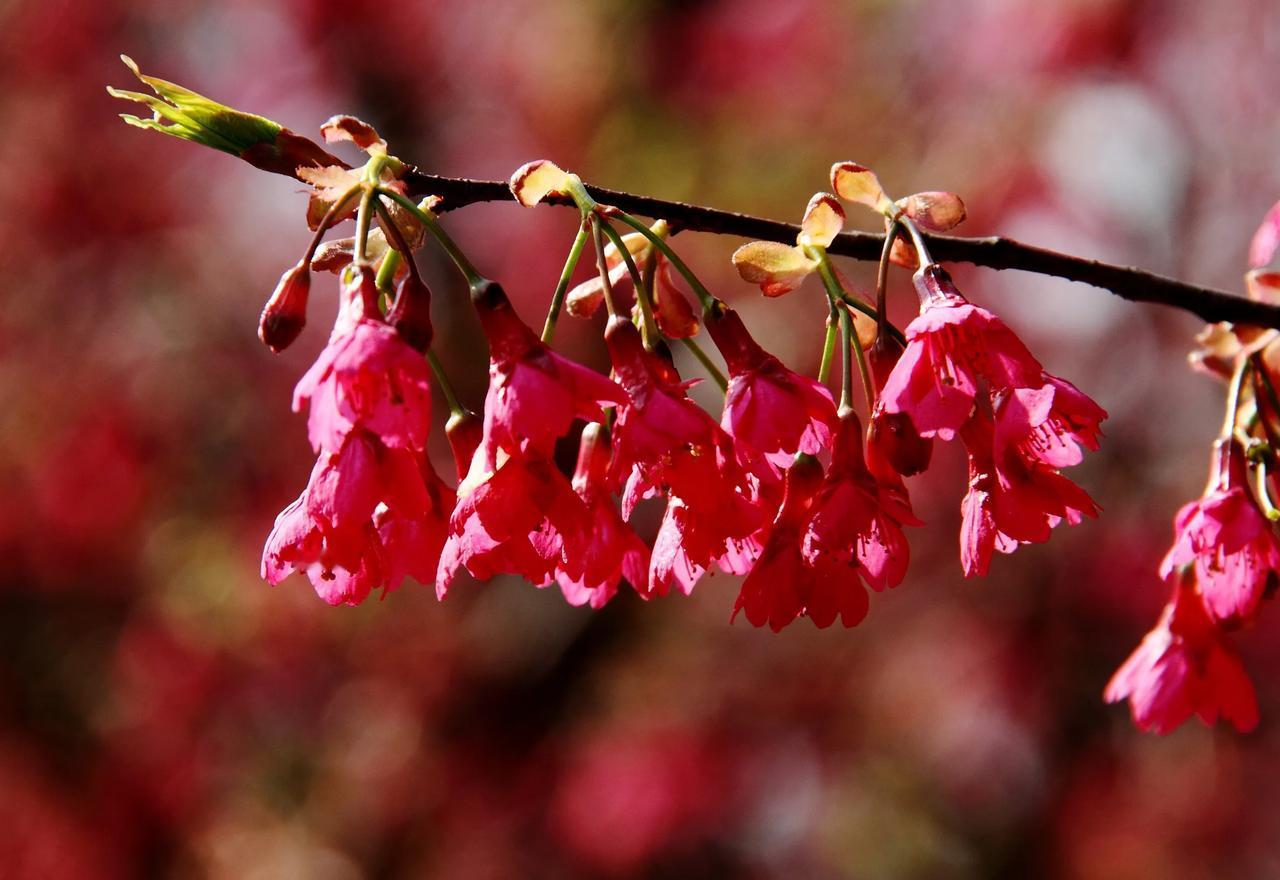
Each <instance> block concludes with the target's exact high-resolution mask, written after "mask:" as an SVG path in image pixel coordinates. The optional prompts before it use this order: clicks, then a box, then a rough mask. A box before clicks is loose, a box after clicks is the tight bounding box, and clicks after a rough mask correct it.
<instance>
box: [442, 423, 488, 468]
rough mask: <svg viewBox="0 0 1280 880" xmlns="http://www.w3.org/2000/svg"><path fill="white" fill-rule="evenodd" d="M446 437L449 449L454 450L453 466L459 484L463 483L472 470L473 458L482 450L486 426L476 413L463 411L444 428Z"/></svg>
mask: <svg viewBox="0 0 1280 880" xmlns="http://www.w3.org/2000/svg"><path fill="white" fill-rule="evenodd" d="M444 435H445V437H447V438H449V448H450V449H452V450H453V466H454V468H455V469H456V470H457V472H458V482H462V481H463V480H465V479H466V477H467V471H469V470H470V469H471V459H472V457H473V456H474V455H475V454H476V450H477V449H479V448H480V441H481V439H483V436H484V424H483V423H482V422H481V421H480V419H479V418H477V417H476V414H475V413H473V412H469V411H467V410H463V411H462V412H456V413H454V414H453V415H451V416H449V421H448V422H446V423H445V426H444Z"/></svg>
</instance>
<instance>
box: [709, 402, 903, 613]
mask: <svg viewBox="0 0 1280 880" xmlns="http://www.w3.org/2000/svg"><path fill="white" fill-rule="evenodd" d="M784 485H785V493H784V496H783V501H782V506H781V508H780V509H779V511H778V514H777V516H776V517H775V518H774V520H773V523H772V525H771V526H770V527H769V529H768V530H767V535H766V537H765V539H764V546H763V550H762V552H761V554H760V559H759V561H758V562H756V564H755V567H754V568H753V569H752V570H751V572H750V573H749V574H748V575H747V577H746V580H744V581H743V584H742V591H741V593H740V594H739V596H738V601H737V603H736V604H735V606H734V613H735V614H737V612H738V611H743V612H745V613H746V616H747V619H748V620H749V621H750V622H751V623H752V624H754V625H755V626H763V625H765V624H766V623H767V624H768V625H769V626H770V628H772V629H773V630H774V631H777V630H780V629H782V627H784V626H786V625H787V624H788V623H790V622H791V621H793V620H795V619H796V618H797V617H800V616H801V615H804V616H807V617H808V618H809V619H810V620H812V621H813V622H814V624H815V625H816V626H818V627H827V626H830V625H831V624H832V623H834V622H835V620H836V618H837V617H839V618H840V620H841V622H842V623H844V625H845V626H854V625H856V624H857V623H859V622H860V621H861V620H862V618H863V617H865V616H866V613H867V609H868V601H867V594H866V590H865V589H864V587H863V583H864V582H865V583H866V584H867V586H870V587H871V588H872V589H873V590H876V591H877V592H878V591H880V590H883V589H885V588H886V587H895V586H897V585H898V584H899V583H901V582H902V579H903V578H904V577H905V576H906V572H907V564H908V561H909V551H908V548H907V541H906V536H905V535H904V534H903V533H902V527H903V526H906V525H919V521H918V520H917V519H916V518H915V517H914V516H913V515H912V513H911V509H910V506H909V505H908V503H907V501H906V493H905V491H904V490H902V489H900V488H899V487H897V486H892V485H889V486H886V485H884V484H881V483H880V482H879V481H877V480H876V478H875V477H874V476H873V475H872V474H871V472H870V471H869V470H867V467H866V464H865V463H864V460H863V456H862V426H861V424H860V423H859V421H858V418H857V416H855V415H854V414H853V413H852V412H847V413H845V414H844V415H842V416H841V418H840V422H839V425H838V427H837V433H836V438H835V444H834V447H833V449H832V458H831V467H830V469H829V471H828V472H827V473H826V475H825V477H824V475H823V471H822V466H821V465H820V464H819V463H818V461H817V460H816V459H814V458H812V457H809V456H801V457H800V458H799V459H797V461H796V463H795V464H793V465H792V466H791V467H790V468H789V469H788V470H787V472H786V476H785V480H784Z"/></svg>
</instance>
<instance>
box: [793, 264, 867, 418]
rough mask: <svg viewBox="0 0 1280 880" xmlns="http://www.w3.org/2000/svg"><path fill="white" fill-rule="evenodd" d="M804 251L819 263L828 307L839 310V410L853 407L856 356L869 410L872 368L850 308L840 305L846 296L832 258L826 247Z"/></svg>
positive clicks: (819, 271)
mask: <svg viewBox="0 0 1280 880" xmlns="http://www.w3.org/2000/svg"><path fill="white" fill-rule="evenodd" d="M805 250H806V252H808V254H809V256H810V257H811V258H812V259H814V260H816V261H817V262H818V273H819V274H820V275H821V277H822V284H823V287H824V288H826V291H827V297H828V298H829V299H830V301H831V307H832V308H833V309H835V310H836V311H837V312H839V317H840V337H841V343H840V344H841V347H842V348H843V352H842V354H841V356H842V357H843V358H844V363H845V367H844V373H843V378H842V382H841V394H840V407H841V409H849V408H852V406H853V359H856V360H857V362H858V372H859V373H860V374H861V376H862V393H863V395H864V397H865V398H866V401H867V412H871V411H872V410H874V409H875V405H876V390H875V387H874V386H873V385H872V384H871V371H870V370H869V369H868V368H867V356H866V352H864V351H863V350H862V340H860V339H858V334H857V333H854V332H853V318H851V317H850V316H849V310H848V309H847V308H844V307H843V306H842V305H841V303H842V302H844V301H845V300H846V299H847V298H848V296H847V294H846V293H845V290H844V288H843V287H842V286H841V285H840V281H839V280H838V279H837V278H836V275H835V271H834V270H833V269H832V267H831V258H830V257H828V256H827V252H826V249H825V248H820V247H808V248H806V249H805Z"/></svg>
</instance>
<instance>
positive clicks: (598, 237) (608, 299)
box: [591, 216, 618, 318]
mask: <svg viewBox="0 0 1280 880" xmlns="http://www.w3.org/2000/svg"><path fill="white" fill-rule="evenodd" d="M600 226H601V223H600V218H599V217H596V216H592V218H591V238H592V241H594V242H595V246H596V268H597V269H599V270H600V286H601V288H603V289H604V307H605V308H606V309H608V311H609V317H610V318H612V317H615V316H616V315H617V314H618V306H617V304H616V303H615V302H614V301H613V282H612V281H610V280H609V261H608V260H606V259H605V256H604V234H603V233H602V232H601V230H600Z"/></svg>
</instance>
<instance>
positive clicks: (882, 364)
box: [867, 333, 903, 394]
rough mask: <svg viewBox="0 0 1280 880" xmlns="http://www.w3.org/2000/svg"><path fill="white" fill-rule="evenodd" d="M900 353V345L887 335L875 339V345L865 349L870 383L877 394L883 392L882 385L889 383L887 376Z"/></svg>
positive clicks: (901, 348)
mask: <svg viewBox="0 0 1280 880" xmlns="http://www.w3.org/2000/svg"><path fill="white" fill-rule="evenodd" d="M902 352H903V347H902V343H901V342H899V341H898V340H897V338H896V337H894V336H893V335H891V334H889V333H886V334H885V335H884V336H880V337H877V338H876V341H875V344H874V345H872V346H870V347H869V348H868V349H867V365H868V366H869V367H871V381H872V382H873V383H874V384H875V388H876V393H877V394H878V393H879V392H881V391H883V390H884V383H885V382H887V381H889V374H890V373H892V372H893V368H894V366H895V365H896V364H897V363H898V358H900V357H902Z"/></svg>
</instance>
